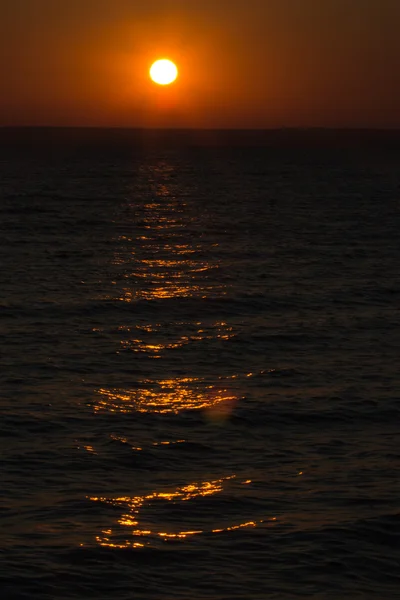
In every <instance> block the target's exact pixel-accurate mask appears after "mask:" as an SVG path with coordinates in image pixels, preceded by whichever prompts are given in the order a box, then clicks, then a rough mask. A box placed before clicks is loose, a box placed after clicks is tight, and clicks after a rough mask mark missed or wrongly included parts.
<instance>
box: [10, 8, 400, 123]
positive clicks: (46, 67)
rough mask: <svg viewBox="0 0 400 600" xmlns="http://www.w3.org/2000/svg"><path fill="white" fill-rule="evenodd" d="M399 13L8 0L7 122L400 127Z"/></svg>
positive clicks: (380, 10)
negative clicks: (165, 70) (156, 65)
mask: <svg viewBox="0 0 400 600" xmlns="http://www.w3.org/2000/svg"><path fill="white" fill-rule="evenodd" d="M399 23H400V0H0V125H78V126H79V125H83V126H85V125H88V126H128V127H130V126H132V127H148V126H154V127H156V126H162V127H207V128H208V127H233V128H236V127H237V128H247V127H249V128H253V127H255V128H263V127H281V126H354V127H359V126H361V127H364V126H367V127H400V36H399V34H398V27H399ZM162 57H169V58H171V59H173V60H175V61H176V63H177V64H178V67H179V69H180V77H179V79H178V81H177V82H176V83H175V84H174V85H173V86H170V87H157V86H156V85H155V84H153V83H151V82H150V80H149V77H148V69H149V67H150V65H151V62H152V61H153V60H156V59H157V58H162Z"/></svg>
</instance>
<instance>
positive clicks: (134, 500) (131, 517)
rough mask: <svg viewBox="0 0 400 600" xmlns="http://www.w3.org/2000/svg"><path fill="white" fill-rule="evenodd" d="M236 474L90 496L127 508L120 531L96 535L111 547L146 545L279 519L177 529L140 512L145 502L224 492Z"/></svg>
mask: <svg viewBox="0 0 400 600" xmlns="http://www.w3.org/2000/svg"><path fill="white" fill-rule="evenodd" d="M235 478H236V475H230V476H227V477H222V478H220V479H215V480H212V481H204V482H201V483H191V484H189V485H186V486H183V487H178V488H176V489H175V490H173V491H171V492H152V493H150V494H147V495H143V496H133V497H129V496H123V497H118V498H108V497H97V496H94V497H90V498H89V500H91V501H92V502H101V503H103V504H108V505H111V506H113V507H115V508H117V509H118V510H121V509H122V510H123V512H122V514H121V516H120V517H119V518H118V522H117V524H118V526H119V531H118V532H116V531H114V529H112V528H109V529H104V530H103V531H102V532H101V533H102V534H101V535H98V536H96V543H97V544H99V545H100V546H103V547H107V548H120V549H123V548H143V547H144V546H145V545H150V544H151V543H152V542H155V541H157V540H161V541H168V540H184V539H186V538H190V537H192V536H197V535H200V534H221V533H225V532H229V531H235V530H238V529H244V528H248V527H257V525H259V524H261V523H267V524H268V522H269V523H270V524H272V523H273V522H274V521H276V518H275V517H272V518H267V519H260V520H258V521H254V520H249V521H244V522H241V523H234V524H232V525H226V526H224V527H214V528H212V529H209V530H205V529H202V528H197V527H196V528H190V529H184V530H181V529H178V528H176V530H172V531H171V530H168V531H167V530H165V529H164V528H163V526H162V525H151V526H149V527H147V526H146V524H142V523H143V521H142V520H141V519H140V513H141V510H142V509H143V507H144V506H145V505H150V506H151V505H152V504H153V503H155V502H157V503H160V502H161V503H163V504H164V505H165V504H167V503H173V504H177V503H180V502H190V501H192V500H195V499H197V498H204V497H206V496H213V495H215V494H219V493H221V492H222V491H223V490H224V485H225V484H226V482H229V481H230V480H233V479H235ZM242 483H243V484H249V483H251V481H250V480H247V481H244V482H242ZM159 510H160V509H159V508H158V511H157V512H159ZM191 520H194V519H192V518H191ZM125 528H132V529H131V531H130V532H129V536H130V537H129V538H126V532H125V531H124V529H125ZM138 538H141V541H140V542H139V541H138Z"/></svg>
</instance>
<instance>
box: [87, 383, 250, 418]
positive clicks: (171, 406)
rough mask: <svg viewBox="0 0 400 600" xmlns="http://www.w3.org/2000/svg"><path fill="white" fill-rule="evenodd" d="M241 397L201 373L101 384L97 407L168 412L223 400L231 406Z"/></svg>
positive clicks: (101, 408)
mask: <svg viewBox="0 0 400 600" xmlns="http://www.w3.org/2000/svg"><path fill="white" fill-rule="evenodd" d="M237 400H238V397H237V395H235V394H233V393H232V392H231V391H230V390H229V389H228V388H226V387H223V386H221V387H218V386H215V385H210V384H207V383H206V382H205V381H204V380H203V379H201V378H199V377H176V378H174V379H161V380H143V381H141V382H139V387H138V388H135V389H122V390H121V389H106V388H100V389H99V390H98V398H96V400H95V402H94V410H95V411H96V412H99V411H102V410H106V411H108V412H111V413H113V412H120V413H131V412H134V411H136V412H141V413H160V414H167V413H179V412H181V411H183V410H193V409H196V410H199V409H212V407H217V406H219V405H221V404H224V406H225V408H226V409H227V410H228V408H229V405H232V406H233V404H234V403H235V402H236V401H237ZM220 408H222V407H221V406H220Z"/></svg>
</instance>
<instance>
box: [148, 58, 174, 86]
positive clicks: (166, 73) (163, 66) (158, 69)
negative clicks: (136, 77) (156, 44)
mask: <svg viewBox="0 0 400 600" xmlns="http://www.w3.org/2000/svg"><path fill="white" fill-rule="evenodd" d="M177 77H178V69H177V67H176V65H175V64H174V63H173V62H172V61H171V60H168V59H166V58H163V59H161V60H156V62H155V63H153V64H152V66H151V69H150V78H151V80H152V81H154V83H158V84H159V85H169V84H170V83H173V82H174V81H175V79H176V78H177Z"/></svg>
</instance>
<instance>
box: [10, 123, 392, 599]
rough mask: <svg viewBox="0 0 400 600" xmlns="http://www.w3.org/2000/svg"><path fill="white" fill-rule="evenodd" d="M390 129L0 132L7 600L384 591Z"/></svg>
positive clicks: (330, 595) (387, 587)
mask: <svg viewBox="0 0 400 600" xmlns="http://www.w3.org/2000/svg"><path fill="white" fill-rule="evenodd" d="M399 208H400V131H368V130H358V131H355V130H347V131H346V130H313V129H311V130H308V129H300V130H291V129H281V130H271V131H196V130H175V131H174V130H124V129H54V128H33V129H30V128H19V129H12V128H3V129H1V130H0V231H1V234H0V262H1V269H0V333H1V338H0V339H1V341H0V349H1V371H0V386H1V387H0V398H1V399H0V413H1V418H0V435H1V442H0V450H1V475H0V496H1V503H0V509H1V529H0V559H1V560H0V596H1V598H2V600H32V599H35V600H36V599H38V600H58V599H60V600H78V599H82V600H83V599H96V600H109V599H110V600H111V599H118V600H173V599H176V600H231V599H237V600H239V599H240V600H294V599H297V598H305V599H310V600H322V599H333V600H336V599H337V600H342V599H349V600H350V599H354V600H357V599H365V600H369V599H380V600H392V599H396V598H397V599H398V598H400V510H399V496H400V451H399V447H400V445H399V433H400V424H399V417H400V401H399V399H400V393H399V392H400V372H399V350H400V328H399V325H400V312H399V309H400V214H399Z"/></svg>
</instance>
